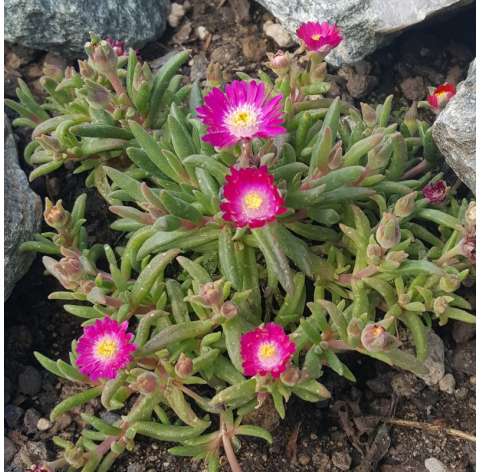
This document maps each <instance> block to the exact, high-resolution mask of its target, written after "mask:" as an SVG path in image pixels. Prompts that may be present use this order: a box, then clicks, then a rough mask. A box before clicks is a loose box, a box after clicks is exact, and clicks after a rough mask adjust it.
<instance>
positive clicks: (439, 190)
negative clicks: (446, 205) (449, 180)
mask: <svg viewBox="0 0 481 472" xmlns="http://www.w3.org/2000/svg"><path fill="white" fill-rule="evenodd" d="M447 194H448V186H447V185H446V182H444V180H438V181H437V182H435V183H433V184H429V185H426V187H424V188H423V196H424V198H425V199H426V200H427V201H428V202H429V203H431V204H436V203H442V202H443V201H444V199H445V198H446V195H447Z"/></svg>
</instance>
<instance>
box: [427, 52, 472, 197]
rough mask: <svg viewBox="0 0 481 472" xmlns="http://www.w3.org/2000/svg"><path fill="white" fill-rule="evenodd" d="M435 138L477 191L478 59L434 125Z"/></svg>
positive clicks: (459, 171)
mask: <svg viewBox="0 0 481 472" xmlns="http://www.w3.org/2000/svg"><path fill="white" fill-rule="evenodd" d="M433 138H434V141H435V143H436V144H437V146H438V148H439V150H440V151H441V153H442V154H443V155H444V157H445V158H446V162H447V163H448V165H449V166H450V167H451V168H452V169H453V170H454V172H456V174H457V176H458V177H459V178H460V179H461V180H462V181H463V182H464V183H465V184H466V185H467V186H468V187H469V188H470V189H471V191H472V192H473V193H474V192H475V191H476V62H475V60H474V61H473V62H472V63H471V66H470V67H469V71H468V76H467V78H466V80H465V81H464V82H461V83H460V84H459V85H458V88H457V93H456V95H455V96H454V97H453V98H452V99H451V100H450V101H449V103H448V104H447V105H446V108H445V109H444V110H443V111H442V112H441V113H440V114H439V116H438V118H437V119H436V121H435V122H434V125H433Z"/></svg>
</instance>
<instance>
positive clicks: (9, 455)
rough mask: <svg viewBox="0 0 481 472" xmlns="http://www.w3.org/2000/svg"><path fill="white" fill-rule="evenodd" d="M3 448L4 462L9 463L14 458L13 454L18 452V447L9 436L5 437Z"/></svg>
mask: <svg viewBox="0 0 481 472" xmlns="http://www.w3.org/2000/svg"><path fill="white" fill-rule="evenodd" d="M3 448H4V449H3V463H4V465H7V464H8V463H9V462H10V461H11V460H12V459H13V456H14V455H15V453H16V452H17V448H16V447H15V444H14V443H13V441H12V440H10V439H8V438H7V437H4V438H3Z"/></svg>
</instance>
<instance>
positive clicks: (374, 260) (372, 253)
mask: <svg viewBox="0 0 481 472" xmlns="http://www.w3.org/2000/svg"><path fill="white" fill-rule="evenodd" d="M383 254H384V251H383V249H382V247H381V246H379V244H376V243H371V244H368V245H367V248H366V255H367V260H368V262H369V264H373V265H378V264H379V263H380V262H381V258H382V256H383Z"/></svg>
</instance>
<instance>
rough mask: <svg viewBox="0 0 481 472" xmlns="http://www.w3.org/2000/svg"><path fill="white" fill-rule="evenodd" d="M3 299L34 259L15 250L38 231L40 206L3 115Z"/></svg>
mask: <svg viewBox="0 0 481 472" xmlns="http://www.w3.org/2000/svg"><path fill="white" fill-rule="evenodd" d="M4 162H5V167H4V192H5V194H4V203H5V215H4V218H5V219H4V256H5V259H4V273H5V278H4V289H5V293H4V297H5V300H6V299H7V298H8V297H9V296H10V294H11V292H12V290H13V287H14V286H15V283H16V282H17V281H18V280H19V279H20V278H22V277H23V276H24V275H25V273H26V272H27V270H28V269H29V267H30V264H31V263H32V261H33V259H34V257H35V256H34V255H33V254H31V253H20V252H19V251H18V247H19V246H20V244H21V243H23V242H25V241H28V240H29V239H31V238H32V235H33V234H34V233H35V232H37V231H39V230H40V226H41V221H42V203H41V201H40V197H39V196H38V195H37V194H36V193H34V192H33V190H32V189H31V188H30V187H29V185H28V181H27V177H26V175H25V173H24V172H23V170H22V169H21V168H20V166H19V163H18V154H17V146H16V144H15V139H14V137H13V133H12V128H11V127H10V123H9V121H8V118H7V116H6V115H5V146H4Z"/></svg>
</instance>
